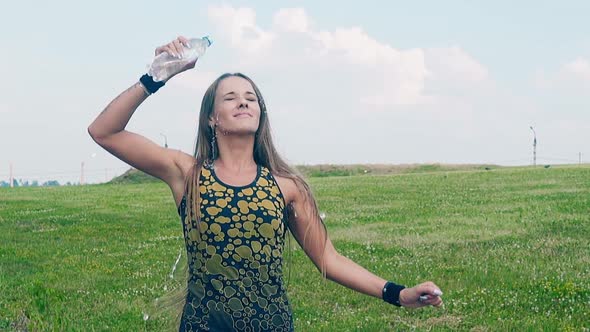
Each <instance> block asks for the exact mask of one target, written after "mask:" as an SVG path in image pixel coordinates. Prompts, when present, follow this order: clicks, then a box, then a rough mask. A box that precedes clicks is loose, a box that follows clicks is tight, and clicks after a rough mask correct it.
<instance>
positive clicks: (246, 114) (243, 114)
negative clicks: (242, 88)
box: [234, 112, 252, 118]
mask: <svg viewBox="0 0 590 332" xmlns="http://www.w3.org/2000/svg"><path fill="white" fill-rule="evenodd" d="M243 116H249V117H252V114H250V113H248V112H240V113H237V114H234V118H237V117H243Z"/></svg>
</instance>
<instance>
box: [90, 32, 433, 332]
mask: <svg viewBox="0 0 590 332" xmlns="http://www.w3.org/2000/svg"><path fill="white" fill-rule="evenodd" d="M183 45H184V46H186V47H190V46H189V45H188V40H187V39H186V38H184V37H182V36H179V37H178V38H177V39H176V40H174V41H172V42H170V43H169V44H166V45H163V46H161V47H158V48H156V50H155V54H156V55H158V54H160V53H162V52H168V53H170V54H172V55H177V56H178V55H180V54H181V52H182V47H183ZM195 62H196V61H195ZM195 62H192V63H190V64H188V65H187V66H186V67H185V68H182V69H181V70H180V71H179V72H178V73H180V72H183V71H185V70H188V69H191V68H193V67H194V66H195ZM178 73H176V74H178ZM176 74H174V75H176ZM174 75H173V76H174ZM168 79H169V78H168ZM163 83H165V82H163ZM163 83H159V84H158V82H154V81H153V80H152V79H151V77H149V76H148V75H144V76H142V78H141V79H140V82H137V83H135V84H134V85H133V86H131V87H130V88H129V89H127V90H126V91H125V92H123V93H122V94H121V95H119V96H118V97H117V98H115V99H114V100H113V101H112V102H111V103H110V104H109V105H108V106H107V107H106V109H105V110H104V111H103V112H102V113H101V114H100V115H99V116H98V117H97V118H96V119H95V120H94V122H93V123H92V124H91V125H90V126H89V127H88V132H89V134H90V135H91V137H92V138H93V139H94V140H95V141H96V142H97V143H98V144H99V145H100V146H102V147H103V148H105V149H106V150H107V151H109V152H110V153H112V154H113V155H115V156H116V157H118V158H120V159H121V160H123V161H125V162H126V163H128V164H130V165H131V166H133V167H135V168H137V169H140V170H142V171H144V172H146V173H148V174H151V175H153V176H155V177H157V178H159V179H161V180H163V181H164V182H166V183H167V184H168V185H169V186H170V189H171V191H172V195H173V197H174V200H175V202H176V206H177V207H178V213H179V214H180V216H181V219H182V221H183V232H184V237H185V241H186V248H187V256H188V263H189V264H188V268H189V278H188V283H187V286H188V290H189V291H188V292H187V294H186V298H185V301H184V307H183V310H182V318H181V323H180V327H179V330H180V331H196V330H212V331H213V330H223V331H227V330H249V331H259V330H282V331H291V330H293V317H292V310H291V305H290V303H289V301H288V297H287V294H286V291H285V287H284V285H283V282H282V252H283V250H282V249H283V243H284V238H285V235H286V230H287V229H288V230H289V231H291V233H292V234H293V236H294V237H295V239H296V240H297V242H298V243H299V244H300V246H301V247H302V248H303V250H304V251H305V253H306V254H307V255H308V256H309V258H310V259H311V260H312V261H313V263H314V264H315V265H316V267H317V268H318V269H319V270H320V271H321V272H322V275H323V276H324V277H325V278H327V279H330V280H333V281H335V282H337V283H339V284H341V285H343V286H346V287H349V288H351V289H354V290H356V291H358V292H361V293H363V294H367V295H370V296H373V297H376V298H380V299H383V300H384V301H386V302H388V303H391V304H394V305H397V306H406V307H413V308H417V307H423V306H428V305H433V306H440V305H441V304H442V300H441V298H440V295H441V294H442V293H441V291H440V289H439V288H438V287H437V286H436V285H435V284H433V283H432V282H425V283H422V284H419V285H417V286H415V287H412V288H405V287H404V286H401V285H397V284H395V283H392V282H390V281H387V280H385V279H382V278H380V277H378V276H376V275H374V274H372V273H370V272H369V271H367V270H366V269H364V268H363V267H361V266H359V265H357V264H356V263H354V262H353V261H351V260H349V259H348V258H346V257H344V256H342V255H340V254H339V253H338V252H337V251H336V249H335V248H334V247H333V245H332V243H331V241H330V239H329V238H328V234H327V231H326V227H325V225H324V223H323V221H322V219H321V218H320V216H319V214H318V209H317V206H316V202H315V199H314V198H313V196H312V194H311V190H310V188H309V186H308V185H307V184H306V182H305V181H304V179H303V178H302V177H301V176H300V175H298V173H297V172H295V171H294V170H293V169H292V168H291V167H289V166H288V165H287V164H286V163H285V162H284V161H283V160H282V158H281V157H280V156H279V155H278V153H277V152H276V150H275V147H274V145H273V142H272V139H271V134H270V127H269V122H268V117H267V113H266V106H265V104H264V101H263V99H262V95H261V93H260V91H259V90H258V88H257V87H256V85H255V84H254V83H253V82H252V81H251V80H250V79H249V78H248V77H246V76H245V75H243V74H239V73H238V74H224V75H222V76H221V77H219V78H218V79H217V80H215V81H214V82H213V84H211V86H210V87H209V89H208V90H207V91H206V93H205V96H204V98H203V101H202V104H201V111H200V116H199V127H198V137H197V144H196V149H195V152H194V154H193V155H189V154H186V153H183V152H181V151H179V150H171V149H166V148H162V147H160V146H159V145H157V144H155V143H153V142H151V141H150V140H148V139H146V138H145V137H142V136H140V135H138V134H135V133H132V132H129V131H127V130H125V126H126V125H127V123H128V122H129V119H130V118H131V115H132V114H133V112H134V111H135V109H136V108H137V107H138V106H139V105H140V104H141V103H142V102H143V101H144V100H145V99H146V98H147V97H148V96H149V95H150V94H151V93H154V92H155V91H157V89H158V88H160V87H161V86H162V85H163Z"/></svg>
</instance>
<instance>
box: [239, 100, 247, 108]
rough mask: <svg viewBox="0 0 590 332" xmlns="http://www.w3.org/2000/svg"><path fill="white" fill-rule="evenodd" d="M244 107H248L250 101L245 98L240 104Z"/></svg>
mask: <svg viewBox="0 0 590 332" xmlns="http://www.w3.org/2000/svg"><path fill="white" fill-rule="evenodd" d="M242 107H245V108H248V102H247V101H245V100H243V99H242V100H240V106H239V107H238V108H242Z"/></svg>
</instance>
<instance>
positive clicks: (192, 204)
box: [167, 73, 328, 326]
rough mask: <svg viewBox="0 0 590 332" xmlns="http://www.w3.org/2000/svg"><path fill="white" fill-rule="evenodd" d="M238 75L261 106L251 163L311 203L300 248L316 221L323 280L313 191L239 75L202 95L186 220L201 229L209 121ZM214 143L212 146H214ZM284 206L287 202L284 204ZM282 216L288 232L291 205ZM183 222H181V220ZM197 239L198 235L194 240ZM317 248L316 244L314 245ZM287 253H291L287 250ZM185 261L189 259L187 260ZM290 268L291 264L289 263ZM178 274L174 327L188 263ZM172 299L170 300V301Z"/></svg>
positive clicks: (210, 155) (187, 188) (210, 152)
mask: <svg viewBox="0 0 590 332" xmlns="http://www.w3.org/2000/svg"><path fill="white" fill-rule="evenodd" d="M231 76H237V77H241V78H243V79H245V80H247V81H248V82H250V84H251V85H252V87H253V88H254V92H255V93H256V96H257V99H258V105H259V106H260V122H259V125H258V130H257V132H256V135H255V140H254V151H253V153H254V161H255V162H256V163H257V164H259V165H261V166H264V167H266V168H268V169H269V171H270V172H271V173H272V174H273V175H276V176H280V177H284V178H289V179H291V180H293V181H294V182H295V184H296V185H297V188H298V189H299V190H300V192H301V193H302V194H303V196H304V202H303V204H304V205H305V204H306V203H307V202H309V203H310V206H311V208H312V211H311V215H312V218H313V219H314V220H312V223H310V224H309V226H308V227H307V228H306V231H305V234H304V237H303V245H304V246H305V245H306V244H307V242H306V241H307V234H308V232H309V230H310V227H311V226H312V225H313V222H319V223H320V224H321V226H322V227H323V229H324V234H325V236H324V240H323V249H324V251H323V253H322V256H321V264H320V267H319V270H320V272H321V273H322V277H323V279H324V280H325V279H326V267H325V260H324V254H325V250H326V243H327V237H328V235H327V229H326V225H325V224H324V221H323V220H322V218H321V217H320V214H319V211H318V207H317V202H316V200H315V198H314V197H313V194H312V190H311V188H310V187H309V185H308V184H307V182H306V181H305V179H304V178H303V176H302V175H301V173H299V172H298V171H297V170H296V169H295V168H293V167H291V166H289V165H288V164H287V163H286V162H285V161H284V160H283V158H281V156H280V155H279V153H278V152H277V150H276V148H275V146H274V143H273V140H272V135H271V130H270V123H269V121H268V115H267V109H266V104H265V103H264V99H263V97H262V94H261V93H260V90H259V89H258V87H257V86H256V84H255V83H254V82H253V81H252V80H251V79H250V78H249V77H248V76H246V75H244V74H242V73H226V74H223V75H221V76H219V77H218V78H217V79H216V80H215V81H214V82H213V83H212V84H211V85H210V86H209V88H208V89H207V91H206V92H205V95H204V96H203V100H202V102H201V110H200V113H199V123H198V129H197V139H196V143H195V149H194V153H193V157H194V158H195V159H196V161H195V163H194V165H193V167H192V169H191V171H190V172H189V174H188V176H187V178H186V182H185V195H186V202H187V204H186V205H185V211H184V212H185V214H184V215H185V218H190V219H189V221H192V220H194V221H195V223H196V229H197V230H200V229H201V227H200V222H201V213H200V208H199V206H200V200H201V198H200V194H199V183H198V180H199V175H200V172H201V168H202V167H203V164H204V163H210V162H212V161H214V160H215V158H217V155H216V154H217V153H215V152H214V150H213V147H212V145H211V138H212V136H213V135H214V132H213V130H214V129H212V128H211V127H210V126H209V119H210V118H212V117H213V113H214V104H215V95H216V92H217V88H218V86H219V84H220V82H221V81H222V80H224V79H225V78H228V77H231ZM214 144H215V143H214ZM214 149H215V151H219V149H218V148H217V147H214ZM285 203H286V202H285ZM285 212H286V213H285V217H286V220H287V225H288V229H289V230H290V228H291V225H292V223H293V222H294V221H295V218H296V217H297V216H296V214H295V213H294V209H293V206H291V205H288V206H287V207H286V211H285ZM183 222H184V220H183ZM197 238H198V239H199V240H201V239H200V236H198V237H197ZM316 245H317V244H316ZM287 247H288V248H289V249H290V248H291V241H290V236H289V245H288V246H287ZM289 253H290V251H289ZM290 259H291V255H290V254H289V261H290ZM187 260H188V257H187ZM289 266H290V263H289ZM182 271H183V272H181V274H182V275H183V276H184V285H185V286H183V287H182V288H181V289H180V291H178V292H176V294H175V295H173V296H172V297H171V299H169V300H168V301H167V302H169V304H168V305H170V306H173V307H174V311H175V313H176V315H175V316H176V321H175V322H176V326H178V325H179V323H180V318H181V315H182V310H183V307H182V305H183V304H184V300H185V296H186V292H187V291H188V290H187V286H186V282H188V278H189V276H188V263H187V264H186V265H183V268H182ZM290 272H291V269H290V268H289V280H290V277H291V273H290ZM172 298H173V299H172Z"/></svg>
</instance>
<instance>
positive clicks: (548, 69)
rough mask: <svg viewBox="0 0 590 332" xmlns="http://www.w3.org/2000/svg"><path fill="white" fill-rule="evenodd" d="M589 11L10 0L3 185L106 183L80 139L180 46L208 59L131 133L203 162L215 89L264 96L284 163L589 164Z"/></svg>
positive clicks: (523, 4) (120, 165) (1, 23)
mask: <svg viewBox="0 0 590 332" xmlns="http://www.w3.org/2000/svg"><path fill="white" fill-rule="evenodd" d="M589 12H590V2H588V1H567V0H566V1H559V2H558V1H539V0H537V1H518V2H514V1H487V2H483V1H477V2H476V1H453V0H450V1H444V2H443V1H413V2H408V1H368V0H367V1H363V2H350V4H346V3H345V2H342V1H321V2H320V1H272V2H271V1H225V2H220V1H166V2H163V1H109V0H105V1H100V2H81V1H65V0H55V1H51V2H47V1H27V0H23V1H18V2H16V1H13V2H10V3H9V4H6V5H4V6H3V10H2V12H1V13H0V31H1V32H0V43H1V44H2V49H3V52H2V53H1V54H0V60H1V62H2V76H3V79H2V80H0V91H1V92H0V151H1V152H2V153H1V155H0V180H4V181H8V177H9V168H10V165H11V164H12V169H13V175H14V177H15V178H22V179H27V180H29V181H32V180H35V179H36V180H38V181H46V180H58V181H60V183H65V182H66V181H71V182H78V181H79V180H80V172H81V164H82V162H83V163H84V170H85V181H86V182H88V183H96V182H103V181H105V180H109V179H110V178H112V177H113V176H116V175H119V174H121V173H123V172H124V171H125V170H127V169H128V168H129V165H127V164H125V163H124V162H122V161H120V160H119V159H117V158H116V157H114V156H112V155H110V154H109V153H108V152H106V151H105V150H104V149H103V148H101V147H100V146H98V145H97V144H96V143H95V142H94V141H93V140H92V139H91V137H90V136H89V135H88V132H87V128H88V126H89V125H90V123H91V122H92V121H93V120H94V118H96V116H98V114H99V113H100V112H101V111H102V110H103V109H104V108H105V107H106V105H107V104H108V103H109V102H110V101H111V100H112V99H113V98H115V97H116V96H117V95H118V94H119V93H121V92H122V91H124V90H125V89H127V88H128V87H129V86H131V85H133V84H134V83H135V82H137V80H138V79H139V77H140V76H141V75H143V74H144V73H145V72H146V71H147V66H148V65H149V63H150V62H151V60H152V57H153V54H154V50H155V48H156V47H158V46H160V45H163V44H166V43H168V42H170V41H172V40H173V39H175V38H176V37H178V36H179V35H182V36H185V37H188V38H190V37H201V36H205V35H209V36H210V37H211V39H212V40H213V45H212V46H211V47H210V48H209V49H208V50H207V53H206V54H205V55H204V56H203V57H202V58H201V59H199V61H198V62H197V65H196V67H195V68H194V69H193V70H190V71H187V72H185V73H182V74H180V75H178V76H176V77H174V78H173V79H172V80H170V81H169V82H168V83H167V84H166V86H164V87H163V88H162V89H161V90H160V91H158V92H157V93H156V94H154V95H152V96H150V97H149V98H148V99H147V100H146V101H145V102H144V103H143V104H142V105H140V106H139V108H138V109H137V110H136V112H135V114H134V115H133V117H132V118H131V120H130V122H129V124H128V125H127V127H126V129H127V130H130V131H133V132H135V133H138V134H141V135H143V136H145V137H147V138H149V139H151V140H153V141H154V142H157V143H158V144H164V139H165V138H166V140H167V142H168V146H169V147H170V148H175V149H180V150H182V151H184V152H186V153H189V154H193V150H194V143H195V137H196V128H197V119H198V112H199V108H200V103H201V99H202V97H203V93H204V91H205V90H206V88H207V87H208V86H209V85H210V84H211V83H212V82H213V80H214V79H215V78H217V77H218V76H219V75H221V74H223V73H225V72H242V73H245V74H246V75H248V76H250V77H251V78H252V79H253V80H254V82H256V84H257V85H258V86H259V88H260V89H261V91H262V94H263V96H264V99H265V101H266V104H267V107H268V112H269V118H270V122H271V127H272V131H273V138H274V140H275V142H276V144H277V148H278V150H279V152H280V153H281V154H282V155H283V157H285V158H286V159H287V160H288V161H289V162H290V163H292V164H322V163H333V164H334V163H335V164H353V163H391V164H408V163H493V164H499V165H528V164H531V163H532V150H533V146H532V143H533V131H532V130H531V129H530V126H533V128H534V130H535V132H536V136H537V141H538V145H537V162H538V163H542V164H555V163H577V162H578V160H579V157H580V154H581V158H582V162H589V161H590V144H589V142H590V34H589V33H588V32H589V31H590V21H589V20H588V19H587V13H589Z"/></svg>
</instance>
